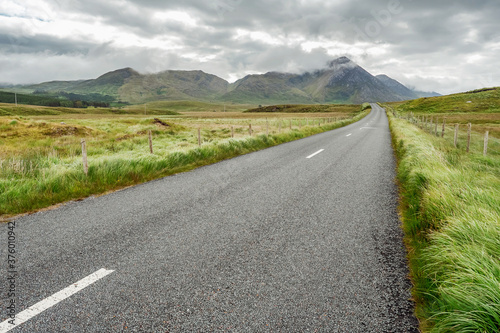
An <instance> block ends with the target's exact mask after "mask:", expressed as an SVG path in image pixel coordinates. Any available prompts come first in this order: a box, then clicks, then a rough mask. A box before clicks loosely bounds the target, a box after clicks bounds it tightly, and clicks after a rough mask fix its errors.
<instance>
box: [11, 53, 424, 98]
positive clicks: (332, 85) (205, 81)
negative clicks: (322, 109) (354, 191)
mask: <svg viewBox="0 0 500 333" xmlns="http://www.w3.org/2000/svg"><path fill="white" fill-rule="evenodd" d="M21 89H22V91H23V92H26V91H28V92H31V93H35V94H38V95H46V96H50V97H54V98H73V99H74V98H81V99H87V100H92V101H96V100H99V99H100V100H102V101H106V102H110V101H116V102H118V101H120V102H126V103H132V104H140V103H145V102H152V101H174V100H197V101H218V102H236V103H252V104H289V103H294V104H314V103H355V104H359V103H362V102H367V101H369V102H374V101H377V102H388V101H403V100H410V99H414V98H418V97H420V96H429V95H425V94H426V93H419V92H414V91H412V90H410V89H408V88H407V87H405V86H404V85H402V84H401V83H399V82H397V81H396V80H394V79H391V78H390V77H388V76H386V75H378V76H376V77H375V76H373V75H371V74H370V73H368V72H367V71H366V70H365V69H363V68H362V67H360V66H359V65H357V64H356V63H354V62H353V61H351V60H350V59H349V58H346V57H341V58H338V59H335V60H333V61H331V62H330V63H329V64H328V65H327V67H326V68H323V69H320V70H317V71H314V72H307V73H303V74H290V73H278V72H269V73H266V74H261V75H248V76H246V77H244V78H242V79H240V80H238V81H236V82H234V83H232V84H230V83H229V82H227V81H226V80H224V79H221V78H219V77H217V76H215V75H212V74H207V73H205V72H203V71H179V70H176V71H174V70H168V71H164V72H161V73H156V74H140V73H138V72H137V71H135V70H133V69H132V68H124V69H119V70H116V71H113V72H109V73H106V74H104V75H102V76H100V77H98V78H97V79H93V80H77V81H52V82H45V83H40V84H36V85H29V86H24V87H21V88H20V90H21ZM68 96H70V97H68Z"/></svg>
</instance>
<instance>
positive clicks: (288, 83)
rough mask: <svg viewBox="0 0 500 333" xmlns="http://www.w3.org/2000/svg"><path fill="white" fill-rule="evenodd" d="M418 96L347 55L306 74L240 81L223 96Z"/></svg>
mask: <svg viewBox="0 0 500 333" xmlns="http://www.w3.org/2000/svg"><path fill="white" fill-rule="evenodd" d="M417 97H418V96H417V95H416V94H414V93H413V92H412V91H411V90H409V89H408V88H406V87H405V86H403V85H402V84H400V83H399V82H397V81H395V80H393V79H391V78H389V77H388V76H385V75H384V76H383V77H382V78H381V79H379V78H377V77H374V76H373V75H371V74H370V73H368V72H367V71H366V70H364V69H363V68H362V67H360V66H358V65H357V64H356V63H354V62H353V61H351V60H350V59H349V58H347V57H341V58H338V59H336V60H333V61H331V62H330V63H329V64H328V68H325V69H322V70H318V71H315V72H312V73H310V72H308V73H304V74H287V73H276V72H270V73H266V74H263V75H249V76H246V77H245V78H243V79H241V80H238V81H236V82H235V83H234V84H233V85H232V90H231V91H230V92H228V93H227V94H225V95H224V96H223V99H225V100H228V101H232V102H245V101H255V100H258V101H259V102H260V103H276V104H277V103H346V102H348V103H363V102H366V101H379V102H386V101H403V100H408V99H414V98H417Z"/></svg>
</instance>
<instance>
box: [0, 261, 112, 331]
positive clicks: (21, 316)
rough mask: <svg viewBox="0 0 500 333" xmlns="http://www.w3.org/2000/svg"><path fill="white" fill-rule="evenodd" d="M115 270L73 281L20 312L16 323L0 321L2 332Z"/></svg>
mask: <svg viewBox="0 0 500 333" xmlns="http://www.w3.org/2000/svg"><path fill="white" fill-rule="evenodd" d="M113 272H114V271H108V270H106V269H104V268H103V269H100V270H98V271H97V272H95V273H93V274H90V275H89V276H87V277H86V278H83V279H81V280H80V281H78V282H76V283H73V284H72V285H71V286H69V287H67V288H65V289H63V290H61V291H59V292H57V293H55V294H54V295H52V296H50V297H48V298H46V299H44V300H41V301H40V302H38V303H36V304H35V305H33V306H31V307H29V308H27V309H26V310H24V311H22V312H20V313H18V314H17V315H16V318H15V320H14V324H12V320H9V319H8V320H6V321H4V322H2V323H0V333H5V332H8V331H10V330H11V329H13V328H15V327H17V326H19V325H21V324H22V323H24V322H26V321H28V320H30V319H31V318H33V317H35V316H37V315H39V314H40V313H42V312H43V311H45V310H47V309H49V308H51V307H53V306H54V305H56V304H57V303H59V302H61V301H64V300H65V299H66V298H68V297H70V296H72V295H74V294H76V293H77V292H79V291H81V290H82V289H84V288H86V287H88V286H90V285H91V284H93V283H95V282H97V281H99V280H100V279H102V278H104V277H106V276H107V275H109V274H111V273H113Z"/></svg>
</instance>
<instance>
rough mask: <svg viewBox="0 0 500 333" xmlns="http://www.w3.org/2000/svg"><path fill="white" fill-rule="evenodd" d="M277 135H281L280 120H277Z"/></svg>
mask: <svg viewBox="0 0 500 333" xmlns="http://www.w3.org/2000/svg"><path fill="white" fill-rule="evenodd" d="M278 133H281V120H278Z"/></svg>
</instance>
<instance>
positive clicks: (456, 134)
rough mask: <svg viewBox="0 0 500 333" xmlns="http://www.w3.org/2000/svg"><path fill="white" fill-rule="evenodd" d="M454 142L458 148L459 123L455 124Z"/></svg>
mask: <svg viewBox="0 0 500 333" xmlns="http://www.w3.org/2000/svg"><path fill="white" fill-rule="evenodd" d="M453 143H454V144H455V148H457V144H458V124H455V137H454V139H453Z"/></svg>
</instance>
